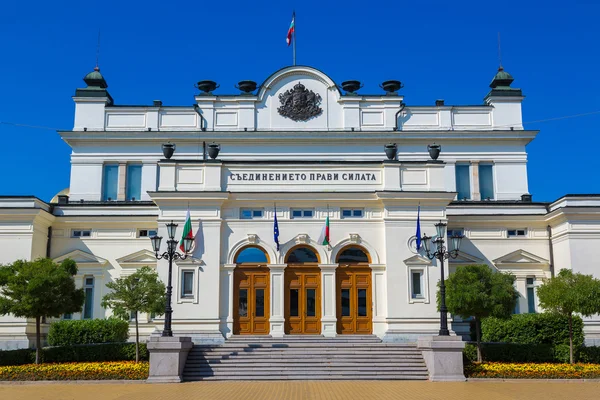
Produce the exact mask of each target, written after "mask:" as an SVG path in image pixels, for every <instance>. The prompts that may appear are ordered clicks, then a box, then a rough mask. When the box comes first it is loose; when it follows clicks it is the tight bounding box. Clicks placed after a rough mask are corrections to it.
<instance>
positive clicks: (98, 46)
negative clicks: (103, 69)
mask: <svg viewBox="0 0 600 400" xmlns="http://www.w3.org/2000/svg"><path fill="white" fill-rule="evenodd" d="M98 58H100V28H98V45H97V46H96V66H95V67H94V71H100V67H99V66H98Z"/></svg>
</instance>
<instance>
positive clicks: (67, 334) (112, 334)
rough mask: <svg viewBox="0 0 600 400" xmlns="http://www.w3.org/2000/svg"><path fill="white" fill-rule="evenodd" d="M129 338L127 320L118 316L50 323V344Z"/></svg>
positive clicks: (68, 344)
mask: <svg viewBox="0 0 600 400" xmlns="http://www.w3.org/2000/svg"><path fill="white" fill-rule="evenodd" d="M127 338H129V322H127V321H124V320H122V319H118V318H109V319H87V320H86V319H84V320H73V321H58V322H53V323H52V324H51V325H50V331H49V332H48V344H49V345H50V346H71V345H74V344H91V343H115V342H125V341H127Z"/></svg>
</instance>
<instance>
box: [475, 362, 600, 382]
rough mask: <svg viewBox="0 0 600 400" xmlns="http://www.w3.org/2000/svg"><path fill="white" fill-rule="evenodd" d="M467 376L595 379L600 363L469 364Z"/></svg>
mask: <svg viewBox="0 0 600 400" xmlns="http://www.w3.org/2000/svg"><path fill="white" fill-rule="evenodd" d="M465 376H466V377H467V378H503V379H593V378H594V379H595V378H600V365H598V364H532V363H524V364H507V363H480V364H470V365H467V366H466V367H465Z"/></svg>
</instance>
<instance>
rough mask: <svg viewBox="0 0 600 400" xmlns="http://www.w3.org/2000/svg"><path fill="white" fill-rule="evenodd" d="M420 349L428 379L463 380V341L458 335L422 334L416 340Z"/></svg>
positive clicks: (442, 380) (443, 380)
mask: <svg viewBox="0 0 600 400" xmlns="http://www.w3.org/2000/svg"><path fill="white" fill-rule="evenodd" d="M417 348H418V349H419V350H421V351H422V353H423V359H424V360H425V365H427V370H428V371H429V380H430V381H441V382H452V381H465V380H466V379H465V374H464V371H463V354H462V352H463V349H464V348H465V342H463V341H462V338H461V337H459V336H423V337H420V338H419V340H418V341H417Z"/></svg>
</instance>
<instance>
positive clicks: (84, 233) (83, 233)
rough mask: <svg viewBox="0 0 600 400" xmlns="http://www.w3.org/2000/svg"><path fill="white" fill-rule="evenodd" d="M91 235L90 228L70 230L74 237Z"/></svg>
mask: <svg viewBox="0 0 600 400" xmlns="http://www.w3.org/2000/svg"><path fill="white" fill-rule="evenodd" d="M90 236H92V231H91V230H90V229H73V230H72V231H71V237H74V238H85V237H90Z"/></svg>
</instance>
